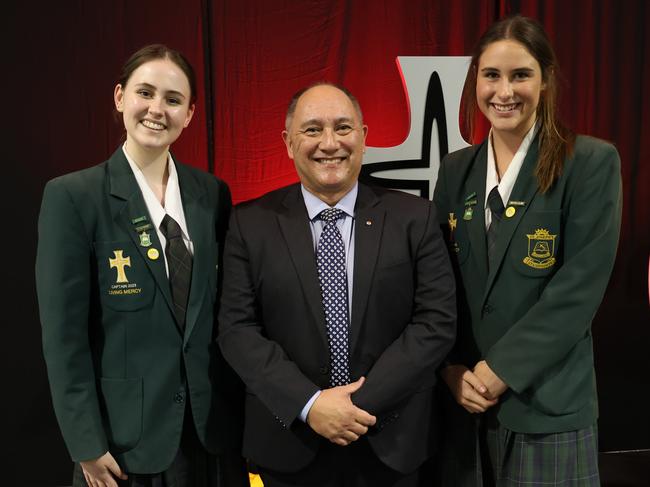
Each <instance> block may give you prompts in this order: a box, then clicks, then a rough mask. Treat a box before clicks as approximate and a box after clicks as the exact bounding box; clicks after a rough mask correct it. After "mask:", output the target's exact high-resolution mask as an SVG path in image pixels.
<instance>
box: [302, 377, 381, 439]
mask: <svg viewBox="0 0 650 487" xmlns="http://www.w3.org/2000/svg"><path fill="white" fill-rule="evenodd" d="M364 381H365V378H364V377H361V378H360V379H359V380H357V381H356V382H352V383H350V384H347V385H345V386H338V387H332V388H331V389H326V390H324V391H322V392H321V393H320V395H319V396H318V397H317V398H316V401H314V404H313V405H312V407H311V409H310V410H309V413H308V414H307V424H309V426H310V427H311V428H312V429H313V430H314V431H315V432H316V433H318V434H319V435H321V436H323V437H325V438H327V439H328V440H330V441H331V442H332V443H335V444H337V445H340V446H347V445H349V444H350V443H352V442H353V441H356V440H358V439H359V437H361V436H362V435H365V434H366V433H367V432H368V427H370V426H372V425H374V424H375V422H376V421H377V418H375V416H373V415H372V414H370V413H368V412H366V411H364V410H363V409H361V408H358V407H357V406H355V405H354V404H353V403H352V398H351V396H352V394H354V393H355V392H356V391H358V390H359V389H360V388H361V386H362V385H363V383H364Z"/></svg>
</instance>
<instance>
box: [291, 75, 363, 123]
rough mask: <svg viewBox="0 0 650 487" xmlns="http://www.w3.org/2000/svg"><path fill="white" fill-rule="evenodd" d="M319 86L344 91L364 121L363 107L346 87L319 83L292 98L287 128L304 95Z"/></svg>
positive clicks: (302, 90)
mask: <svg viewBox="0 0 650 487" xmlns="http://www.w3.org/2000/svg"><path fill="white" fill-rule="evenodd" d="M317 86H331V87H332V88H336V89H337V90H339V91H342V92H343V93H345V96H347V97H348V98H349V100H350V101H351V102H352V105H353V106H354V109H355V110H356V112H357V115H359V119H360V120H361V121H363V113H362V112H361V105H359V100H357V98H356V97H355V96H354V95H353V94H352V93H351V92H350V90H348V89H347V88H346V87H344V86H341V85H337V84H336V83H331V82H329V81H317V82H316V83H314V84H311V85H309V86H307V87H306V88H302V89H300V90H298V91H296V92H295V93H294V95H293V96H292V97H291V100H290V101H289V106H288V107H287V116H286V118H285V126H286V127H287V128H289V123H290V122H291V119H292V118H293V114H294V113H295V111H296V106H297V105H298V100H299V99H300V97H301V96H302V95H304V94H305V93H306V92H308V91H309V90H311V89H312V88H316V87H317Z"/></svg>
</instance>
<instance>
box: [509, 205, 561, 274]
mask: <svg viewBox="0 0 650 487" xmlns="http://www.w3.org/2000/svg"><path fill="white" fill-rule="evenodd" d="M561 219H562V210H561V209H559V210H548V211H528V212H526V214H525V215H524V216H523V218H522V220H521V222H520V223H519V226H518V227H517V230H515V233H514V235H513V237H512V240H511V242H510V250H509V254H510V260H511V264H512V265H513V266H514V268H515V269H516V270H517V271H519V272H520V273H521V274H523V275H525V276H527V277H546V276H547V275H549V274H550V273H552V272H554V271H555V270H556V269H557V267H558V266H559V259H560V257H561V255H560V254H561V252H560V250H561V244H562V236H561V234H560V228H561Z"/></svg>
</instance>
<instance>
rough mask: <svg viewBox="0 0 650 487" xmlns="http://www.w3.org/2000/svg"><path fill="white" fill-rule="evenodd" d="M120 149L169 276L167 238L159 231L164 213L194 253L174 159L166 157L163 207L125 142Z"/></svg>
mask: <svg viewBox="0 0 650 487" xmlns="http://www.w3.org/2000/svg"><path fill="white" fill-rule="evenodd" d="M122 150H123V151H124V155H125V156H126V160H127V161H129V165H130V166H131V170H132V171H133V175H134V176H135V180H136V181H137V183H138V186H139V187H140V192H141V193H142V197H143V198H144V203H145V205H147V210H148V211H149V217H150V218H151V224H152V225H153V226H154V228H155V229H156V233H157V234H158V239H160V244H161V245H162V248H163V252H162V256H163V259H164V261H165V271H166V272H167V276H168V277H169V265H168V264H167V256H166V255H165V252H164V250H165V245H166V244H167V239H165V236H164V235H163V234H162V232H161V231H160V224H161V223H162V220H163V218H164V217H165V215H169V216H170V217H172V218H173V219H174V220H176V223H178V225H179V226H180V227H181V230H182V232H183V242H185V246H186V247H187V249H188V250H189V252H190V254H191V255H194V245H193V244H192V241H191V240H190V234H189V232H188V231H187V223H186V222H185V212H184V211H183V201H182V200H181V188H180V186H179V184H178V173H177V172H176V166H175V165H174V160H173V159H172V155H171V154H169V157H168V159H167V168H168V172H169V178H168V179H167V188H166V189H165V198H164V201H165V206H164V207H163V205H161V204H160V201H158V198H157V197H156V195H155V194H154V192H153V190H152V189H151V187H150V186H149V184H148V183H147V180H146V179H145V177H144V174H142V171H141V170H140V168H139V167H138V165H137V164H136V163H135V161H134V160H133V159H131V156H129V153H128V152H127V150H126V143H125V144H124V145H123V146H122Z"/></svg>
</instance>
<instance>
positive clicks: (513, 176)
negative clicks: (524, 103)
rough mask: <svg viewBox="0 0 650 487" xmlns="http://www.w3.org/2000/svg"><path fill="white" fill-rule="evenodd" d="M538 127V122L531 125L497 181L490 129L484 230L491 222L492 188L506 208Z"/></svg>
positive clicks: (497, 175)
mask: <svg viewBox="0 0 650 487" xmlns="http://www.w3.org/2000/svg"><path fill="white" fill-rule="evenodd" d="M538 127H539V122H536V123H534V124H533V126H532V127H531V129H530V130H529V131H528V133H527V134H526V136H525V137H524V140H522V141H521V145H520V146H519V149H517V153H516V154H515V156H514V157H513V158H512V161H510V165H509V166H508V169H506V172H505V174H504V175H503V177H502V178H501V181H499V174H498V172H497V165H496V160H495V158H494V148H493V146H492V129H490V135H489V136H488V147H487V175H486V177H485V228H486V229H487V228H488V227H489V226H490V223H491V222H492V212H491V211H490V208H489V207H488V204H487V200H488V196H489V194H490V191H492V188H494V187H495V186H498V187H499V194H500V195H501V200H502V201H503V206H507V203H508V200H509V199H510V195H511V194H512V188H514V186H515V182H516V181H517V176H519V171H520V170H521V166H522V165H523V163H524V159H525V158H526V154H527V153H528V149H529V148H530V144H531V143H532V142H533V139H534V138H535V133H536V132H537V128H538Z"/></svg>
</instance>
